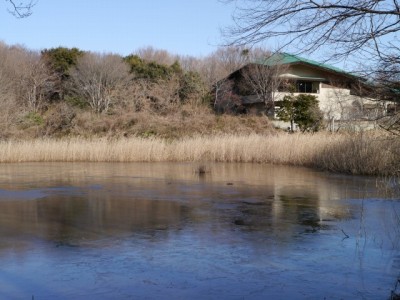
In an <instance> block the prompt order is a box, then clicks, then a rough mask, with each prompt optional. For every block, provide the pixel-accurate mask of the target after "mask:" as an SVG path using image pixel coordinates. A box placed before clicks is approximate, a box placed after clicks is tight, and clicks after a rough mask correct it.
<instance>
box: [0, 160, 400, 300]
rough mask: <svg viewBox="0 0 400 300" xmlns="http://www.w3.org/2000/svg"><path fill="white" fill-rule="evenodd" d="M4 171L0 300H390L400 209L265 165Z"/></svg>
mask: <svg viewBox="0 0 400 300" xmlns="http://www.w3.org/2000/svg"><path fill="white" fill-rule="evenodd" d="M206 166H207V168H208V169H209V170H210V172H209V173H206V174H204V175H199V174H196V173H195V170H196V168H197V167H198V164H183V163H181V164H173V163H152V164H145V163H143V164H140V163H133V164H115V163H109V164H107V163H104V164H102V163H100V164H89V163H70V164H65V163H53V164H33V163H32V164H1V165H0V265H1V267H0V299H27V300H31V299H35V300H43V299H388V298H389V297H390V292H391V290H392V289H393V288H394V287H395V284H396V278H397V277H398V276H399V274H400V253H399V246H400V240H399V238H400V228H399V224H400V223H399V222H400V219H399V215H400V201H399V199H397V200H396V197H394V198H393V197H392V199H390V198H389V196H388V194H387V193H385V191H384V190H383V188H382V185H381V184H380V183H379V182H378V181H377V180H375V179H374V178H363V177H349V176H342V175H332V174H327V173H321V172H316V171H310V170H307V169H301V168H292V167H277V166H266V165H257V164H207V165H206Z"/></svg>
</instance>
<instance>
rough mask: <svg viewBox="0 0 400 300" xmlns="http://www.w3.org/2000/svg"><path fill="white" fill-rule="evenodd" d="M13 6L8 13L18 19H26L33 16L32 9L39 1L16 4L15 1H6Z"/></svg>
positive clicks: (32, 0) (33, 0)
mask: <svg viewBox="0 0 400 300" xmlns="http://www.w3.org/2000/svg"><path fill="white" fill-rule="evenodd" d="M6 2H9V3H10V5H11V9H9V10H8V11H9V12H10V13H11V14H13V15H14V16H15V17H17V18H26V17H29V16H30V15H31V14H32V8H33V7H34V6H35V5H36V3H37V1H35V0H29V1H25V2H15V0H6Z"/></svg>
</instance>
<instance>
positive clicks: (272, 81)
mask: <svg viewBox="0 0 400 300" xmlns="http://www.w3.org/2000/svg"><path fill="white" fill-rule="evenodd" d="M285 70H287V66H285V65H282V64H275V65H272V66H266V65H263V64H249V65H247V66H246V67H244V68H243V70H242V72H241V73H242V76H243V78H244V80H245V84H246V85H248V86H249V87H250V91H251V92H252V93H254V94H256V95H257V98H258V99H260V100H261V101H262V102H264V103H265V106H266V108H267V111H269V110H271V109H274V106H275V95H276V93H277V92H278V88H279V86H280V85H281V83H282V82H283V80H284V77H283V76H282V75H283V73H284V72H285Z"/></svg>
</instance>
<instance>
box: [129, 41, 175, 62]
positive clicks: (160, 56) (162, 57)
mask: <svg viewBox="0 0 400 300" xmlns="http://www.w3.org/2000/svg"><path fill="white" fill-rule="evenodd" d="M135 54H136V55H137V56H139V57H140V58H141V59H143V60H145V61H148V62H155V63H157V64H160V65H166V66H169V65H172V64H173V63H174V62H175V61H176V60H177V56H176V55H173V54H171V53H169V52H168V51H167V50H161V49H155V48H153V47H151V46H149V47H145V48H139V49H138V50H136V51H135Z"/></svg>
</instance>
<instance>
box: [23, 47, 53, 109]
mask: <svg viewBox="0 0 400 300" xmlns="http://www.w3.org/2000/svg"><path fill="white" fill-rule="evenodd" d="M21 71H22V73H21V74H20V79H19V80H20V81H19V86H20V94H21V98H22V100H23V101H24V103H25V104H26V105H27V107H28V109H29V111H31V112H35V113H36V112H38V111H39V110H40V109H41V108H42V105H43V103H44V102H45V101H46V100H48V98H49V95H50V94H51V92H52V90H53V87H54V79H55V78H56V75H55V74H54V73H53V72H51V71H50V70H49V69H48V68H47V64H46V63H45V62H44V61H43V60H42V59H41V57H40V55H39V54H38V53H36V52H27V53H26V56H25V59H24V64H23V65H22V70H21Z"/></svg>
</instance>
